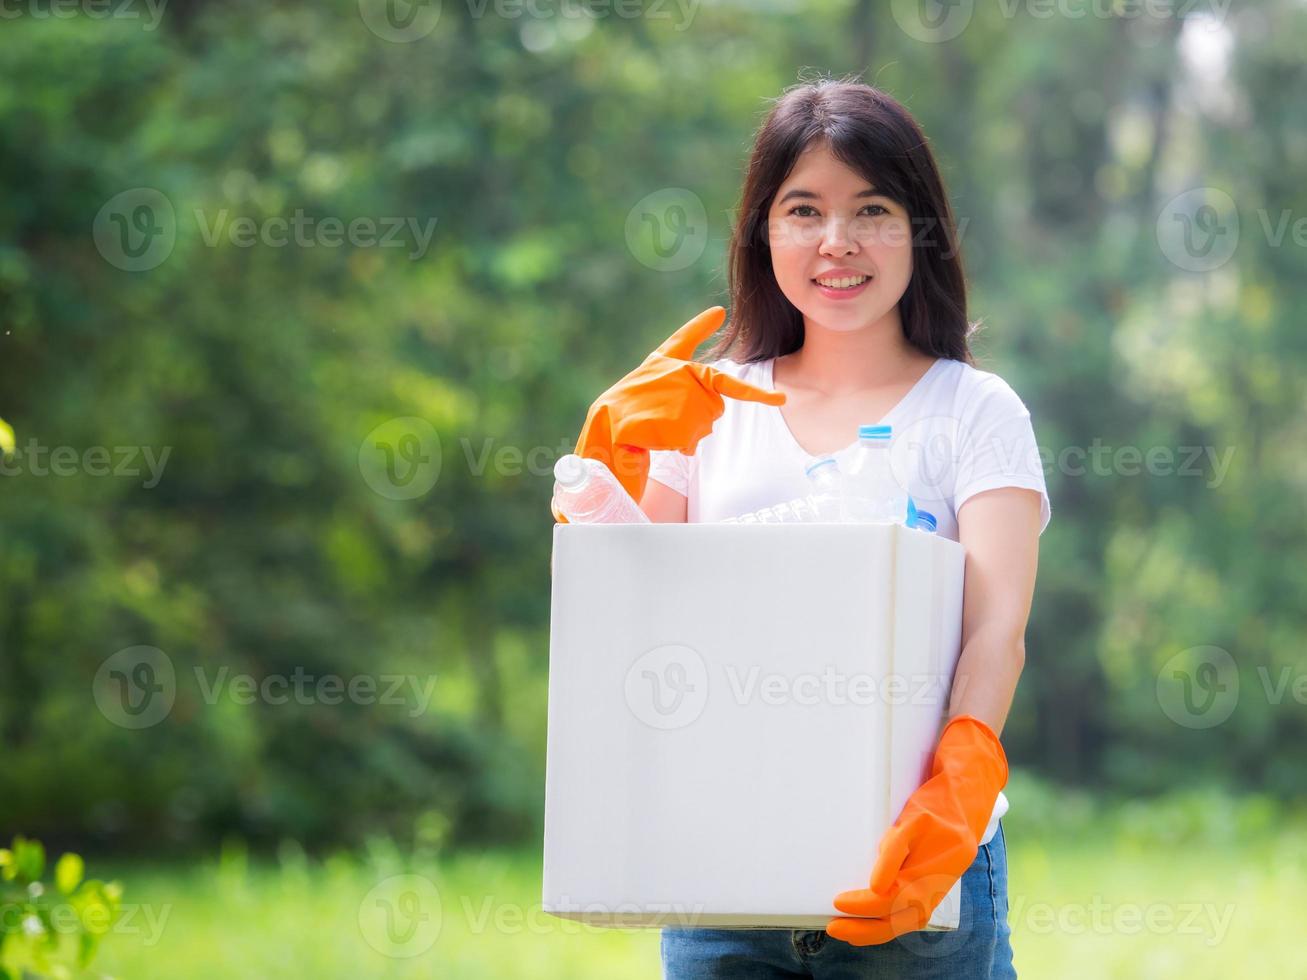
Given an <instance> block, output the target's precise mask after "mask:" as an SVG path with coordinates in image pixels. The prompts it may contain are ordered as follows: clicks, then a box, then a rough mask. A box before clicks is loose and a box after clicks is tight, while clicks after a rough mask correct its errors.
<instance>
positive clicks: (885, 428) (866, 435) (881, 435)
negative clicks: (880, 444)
mask: <svg viewBox="0 0 1307 980" xmlns="http://www.w3.org/2000/svg"><path fill="white" fill-rule="evenodd" d="M893 431H894V426H892V425H860V426H858V438H859V439H888V438H889V437H890V434H891V433H892V432H893Z"/></svg>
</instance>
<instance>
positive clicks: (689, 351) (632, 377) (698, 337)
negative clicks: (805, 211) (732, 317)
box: [550, 306, 785, 521]
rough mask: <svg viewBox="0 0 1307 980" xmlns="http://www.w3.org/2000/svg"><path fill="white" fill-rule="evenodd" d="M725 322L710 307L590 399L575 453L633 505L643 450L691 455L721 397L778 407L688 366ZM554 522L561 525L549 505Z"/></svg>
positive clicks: (775, 398)
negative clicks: (600, 469)
mask: <svg viewBox="0 0 1307 980" xmlns="http://www.w3.org/2000/svg"><path fill="white" fill-rule="evenodd" d="M725 319H726V310H724V309H723V308H722V307H720V306H714V307H711V308H710V309H707V310H704V311H703V312H702V313H700V314H699V315H698V316H696V317H695V318H694V319H692V320H690V321H688V322H687V323H685V324H684V325H683V326H682V327H681V328H680V329H679V330H677V331H676V332H675V333H674V334H672V335H671V336H670V337H669V338H667V340H665V341H663V343H662V344H661V345H659V347H658V349H657V350H655V351H654V352H653V353H652V354H650V355H649V356H648V357H646V358H645V359H644V361H643V362H642V363H641V364H640V366H639V367H638V368H636V369H635V370H634V371H632V372H631V373H630V374H628V375H627V376H626V377H624V378H622V380H621V381H619V382H617V384H615V385H613V386H612V387H611V388H609V389H608V390H607V391H605V392H604V393H603V394H602V395H600V396H599V397H598V399H596V400H595V403H594V404H593V405H591V406H590V411H589V414H587V416H586V420H585V426H584V427H583V428H582V429H581V437H580V438H579V439H578V440H577V443H576V449H575V452H576V454H577V455H578V456H583V457H589V458H591V459H598V460H602V461H603V463H604V464H605V465H606V466H607V467H608V468H609V469H610V470H612V471H613V475H614V476H616V477H617V480H618V482H619V483H621V484H622V486H623V487H624V488H625V489H626V492H627V493H629V494H630V495H631V496H632V497H633V498H634V499H635V500H636V501H637V502H638V501H639V500H640V498H641V497H642V496H644V488H645V484H646V482H647V481H648V478H649V450H651V449H675V450H679V451H680V452H683V453H686V454H691V453H693V452H694V451H695V449H696V447H697V446H698V445H699V440H700V439H702V438H703V437H704V436H706V435H708V433H710V432H711V431H712V427H713V423H714V422H716V421H717V419H719V418H720V417H721V415H722V412H724V411H725V410H726V403H725V401H723V399H722V395H729V396H731V397H732V398H742V399H744V400H745V401H755V402H763V403H765V404H767V405H783V404H785V395H784V394H782V393H781V392H779V391H767V390H766V389H763V388H757V387H755V386H753V385H751V384H746V383H745V382H743V381H741V380H740V379H739V378H736V377H734V376H732V375H729V374H725V373H723V372H721V371H718V370H715V369H714V368H712V367H709V366H708V365H707V364H700V363H698V362H696V361H692V360H690V358H692V357H693V356H694V351H695V348H697V347H698V346H699V345H700V344H701V343H703V342H704V340H705V339H707V338H708V336H710V335H711V334H712V333H713V331H715V330H716V329H717V328H718V327H720V326H721V325H722V322H723V321H724V320H725ZM550 510H552V511H553V513H554V518H555V519H556V520H560V521H562V520H565V518H563V516H562V515H561V514H559V513H558V508H557V507H556V506H555V505H554V503H553V501H552V500H551V501H550Z"/></svg>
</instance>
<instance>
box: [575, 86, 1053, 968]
mask: <svg viewBox="0 0 1307 980" xmlns="http://www.w3.org/2000/svg"><path fill="white" fill-rule="evenodd" d="M730 273H731V276H730V288H731V300H732V308H733V317H732V321H731V324H730V326H729V327H728V328H727V330H726V332H725V333H724V335H723V337H722V338H721V341H720V342H719V343H718V344H717V345H716V346H715V348H714V349H713V351H712V352H711V353H710V355H709V356H710V357H711V358H714V359H713V360H711V362H709V363H704V362H696V361H694V360H692V358H693V355H694V351H695V349H696V347H697V346H698V345H699V344H700V343H701V342H702V341H703V340H705V339H706V338H707V337H708V336H709V335H710V334H711V333H712V332H713V331H714V330H716V328H717V327H718V326H720V325H721V323H722V321H723V319H724V315H725V313H724V311H723V310H722V309H721V308H720V307H717V308H713V309H711V310H708V311H705V312H704V313H702V314H700V315H699V316H698V317H696V318H694V319H693V320H691V321H690V322H689V323H687V324H685V326H683V327H682V328H681V329H680V330H678V331H677V332H676V333H675V334H674V335H673V336H672V337H671V338H669V339H668V341H667V342H665V343H664V344H663V345H662V346H661V347H659V348H658V350H656V351H654V352H653V353H652V354H650V355H649V357H648V358H646V360H645V361H644V363H643V364H641V365H640V367H639V368H637V369H636V370H635V371H633V372H631V374H629V375H627V376H626V377H625V378H623V379H622V380H621V381H619V382H618V383H617V384H616V385H614V386H613V387H612V388H610V389H609V390H608V391H606V392H605V393H604V394H603V395H601V396H600V398H599V399H598V400H597V401H596V402H595V404H594V405H593V406H592V407H591V409H590V413H589V415H588V417H587V419H586V425H585V428H584V429H583V431H582V434H581V438H580V440H579V441H578V445H577V452H578V453H579V454H581V455H584V456H592V457H596V458H600V459H603V460H604V461H605V462H606V463H608V465H609V466H610V468H612V469H613V470H614V472H615V473H616V474H617V476H618V479H619V480H621V481H622V483H623V485H624V486H625V487H626V488H627V490H628V491H629V492H630V493H631V494H632V496H634V497H635V498H636V499H637V500H639V501H640V506H641V508H642V509H643V510H644V511H645V513H646V514H648V516H649V517H650V518H651V519H652V520H654V521H660V522H667V521H682V522H684V521H690V522H697V521H718V520H721V519H723V518H726V517H731V516H735V515H738V514H742V513H746V512H749V511H752V510H755V509H757V508H759V507H763V506H766V505H769V504H775V503H778V502H780V501H783V500H788V499H792V498H794V497H798V496H801V495H802V494H804V493H805V492H807V490H808V487H807V486H806V478H805V477H804V475H803V469H804V465H805V464H806V463H808V462H811V461H812V460H813V459H815V458H816V457H818V456H820V455H823V454H827V453H830V454H834V455H835V457H836V459H837V460H840V461H843V460H844V459H845V458H846V457H847V456H848V455H849V454H850V453H851V452H852V451H853V449H854V447H855V445H856V435H857V428H858V426H859V425H860V424H865V423H873V424H885V425H891V426H892V427H893V447H894V448H893V459H894V472H895V476H896V479H898V480H899V482H900V483H901V484H902V486H903V487H904V489H905V490H906V491H907V492H908V493H909V494H910V495H911V497H912V499H913V501H914V504H915V505H916V506H917V507H918V508H919V509H921V510H927V511H930V512H931V513H932V514H934V516H935V518H936V521H937V526H938V533H939V534H940V535H941V536H944V537H948V538H951V539H953V540H956V541H960V542H961V543H962V545H963V546H964V547H965V549H966V554H967V560H966V573H965V584H964V609H963V649H962V652H961V656H960V658H959V661H958V666H957V669H956V672H955V674H954V681H953V687H952V692H951V698H950V704H949V707H948V721H947V724H946V725H945V726H944V728H943V731H942V733H941V735H940V739H939V742H938V745H937V747H936V750H935V754H934V759H933V764H932V769H931V773H930V775H929V777H928V778H927V780H926V782H924V783H923V785H922V786H921V787H920V788H919V789H918V790H917V791H916V792H915V793H914V794H913V795H912V797H911V798H910V799H909V801H908V803H907V804H906V805H905V807H904V808H903V811H902V813H901V814H900V815H899V817H898V819H897V820H896V821H895V823H894V825H893V826H892V827H891V828H890V830H889V831H887V833H886V834H885V836H884V838H883V839H882V840H881V842H880V849H879V856H878V859H877V862H876V865H875V867H874V868H872V869H866V870H870V880H869V882H868V888H866V889H861V890H856V891H850V892H844V893H841V894H840V895H838V896H833V905H834V907H835V908H836V909H838V910H839V911H840V912H843V913H846V914H845V915H843V916H839V917H836V918H833V919H832V920H831V921H830V923H829V924H828V925H827V927H826V929H825V931H824V932H816V931H804V930H738V929H666V930H664V932H663V936H662V955H663V964H664V970H665V975H666V976H667V977H669V978H682V977H685V978H688V977H695V978H735V977H741V978H743V977H751V978H760V977H761V978H767V977H793V976H801V977H802V976H813V977H831V978H835V977H842V978H851V977H882V976H883V977H968V978H970V977H1000V978H1007V977H1012V976H1015V972H1014V970H1013V967H1012V951H1011V947H1010V944H1009V935H1010V930H1009V928H1008V925H1007V865H1006V850H1005V842H1004V839H1003V834H1002V828H1001V824H1000V818H1001V817H1002V815H1003V813H1004V812H1006V810H1007V800H1006V798H1005V797H1004V796H1003V794H1002V792H1001V791H1002V788H1003V786H1004V785H1006V782H1007V774H1008V768H1007V760H1006V757H1005V755H1004V752H1003V749H1002V746H1001V744H1000V742H999V738H998V736H999V733H1001V732H1002V729H1003V723H1004V721H1005V720H1006V717H1007V713H1008V710H1009V709H1010V707H1011V703H1012V698H1013V694H1014V692H1015V690H1016V684H1017V679H1018V678H1019V676H1020V674H1021V669H1022V665H1023V662H1024V659H1025V648H1024V633H1025V627H1026V620H1027V617H1028V615H1029V611H1030V602H1031V597H1032V594H1033V590H1034V583H1035V571H1036V564H1037V558H1038V540H1039V535H1040V533H1041V532H1042V531H1043V528H1044V527H1045V526H1046V524H1047V523H1048V519H1049V515H1050V509H1049V503H1048V497H1047V493H1046V490H1045V486H1044V477H1043V470H1042V466H1041V465H1040V461H1039V457H1038V449H1037V446H1036V444H1035V439H1034V432H1033V429H1032V427H1031V424H1030V415H1029V412H1028V411H1027V410H1026V408H1025V406H1024V404H1023V403H1022V401H1021V399H1020V398H1019V397H1018V396H1017V395H1016V393H1015V392H1014V391H1013V390H1012V389H1011V388H1010V387H1009V386H1008V385H1007V384H1006V383H1005V382H1004V381H1002V379H1000V378H999V377H997V376H996V375H994V374H991V373H988V372H985V371H981V370H978V369H977V368H975V367H974V366H973V364H972V357H971V353H970V351H969V349H968V345H967V336H968V334H969V333H970V331H971V329H972V325H971V324H970V322H969V321H968V319H967V305H966V286H965V281H964V277H963V274H962V267H961V262H960V260H959V257H958V248H957V236H956V230H955V226H954V221H953V215H952V212H951V209H950V207H949V204H948V199H947V196H946V194H945V191H944V187H943V183H942V181H941V179H940V176H939V171H938V168H937V166H936V164H935V161H934V158H933V156H932V154H931V152H930V149H929V147H928V145H927V142H926V139H925V137H924V135H923V134H922V132H921V130H920V128H919V127H918V126H917V124H916V123H915V121H914V120H913V119H912V117H911V116H910V115H909V113H908V112H907V110H906V109H905V108H904V107H903V106H902V105H900V104H899V103H898V102H896V101H895V100H894V99H892V98H890V97H889V96H888V95H886V94H885V93H883V92H880V91H878V90H876V89H874V88H871V87H869V86H866V85H862V84H857V83H854V82H850V81H838V82H837V81H832V80H821V81H817V82H813V83H808V84H803V85H799V86H796V87H794V88H791V89H789V90H788V91H787V92H786V93H784V95H783V96H782V97H781V98H780V99H778V100H777V102H776V104H775V105H774V106H773V108H772V110H771V111H770V113H769V114H768V116H767V119H766V120H765V122H764V124H763V125H762V127H761V128H760V130H759V131H758V134H757V136H756V137H755V142H754V148H753V152H752V156H751V159H750V162H749V168H748V172H747V175H746V178H745V184H744V188H743V192H742V199H741V207H740V209H739V217H738V219H737V224H736V228H735V231H734V235H733V238H732V242H731V254H730ZM728 352H730V353H731V354H732V356H730V357H727V356H725V355H726V354H727V353H728ZM723 395H726V396H729V397H730V400H729V401H727V400H726V399H724V398H723V397H722V396H723ZM556 516H557V514H556ZM959 879H961V881H962V911H961V921H960V924H959V928H958V930H957V931H956V932H923V931H919V930H921V929H922V928H923V927H924V926H925V925H926V923H927V921H928V920H929V918H930V915H931V912H932V911H933V910H934V909H935V908H936V906H938V904H939V903H940V901H941V900H942V899H943V898H944V896H945V894H946V893H947V892H948V891H949V890H950V888H952V886H953V885H954V884H955V883H956V882H957V881H958V880H959Z"/></svg>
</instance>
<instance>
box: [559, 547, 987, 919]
mask: <svg viewBox="0 0 1307 980" xmlns="http://www.w3.org/2000/svg"><path fill="white" fill-rule="evenodd" d="M962 578H963V551H962V548H961V546H960V545H958V544H957V543H956V542H953V541H949V540H947V539H942V538H937V537H936V536H935V535H933V534H927V533H925V532H923V531H917V530H911V529H908V528H904V527H901V526H898V525H875V524H752V525H751V524H743V525H739V524H603V525H585V524H559V525H556V526H555V528H554V574H553V594H552V612H551V621H550V644H549V723H548V746H547V753H546V786H545V826H544V831H545V833H544V883H543V907H544V910H545V911H547V912H550V913H552V914H554V915H557V916H562V917H565V918H571V919H578V920H581V921H585V922H588V923H592V924H596V925H610V926H653V927H659V926H692V927H714V928H722V927H740V928H789V929H824V928H825V926H826V924H827V923H828V922H829V920H830V918H831V917H832V916H836V915H841V914H842V913H841V912H840V911H839V910H838V909H836V908H835V907H834V905H832V904H831V901H832V899H833V898H834V897H835V895H836V894H837V893H839V892H841V891H846V890H849V889H854V888H866V887H867V884H868V881H869V879H870V876H871V870H872V867H873V866H874V864H875V859H876V848H877V845H878V843H879V841H880V838H881V836H882V834H883V833H884V831H885V830H886V829H887V828H888V827H889V826H890V824H891V823H893V821H894V819H895V818H896V817H897V816H898V814H899V812H900V810H901V809H902V807H903V804H904V803H905V802H906V801H907V799H908V797H909V796H910V795H911V793H912V791H913V790H915V789H916V788H917V787H918V786H919V785H920V784H921V782H922V780H923V779H924V778H925V777H926V775H927V774H928V767H929V764H930V759H931V756H932V754H933V752H934V748H935V744H936V741H937V739H938V736H939V731H940V725H941V722H942V720H943V718H944V715H945V712H946V711H947V708H948V692H949V690H950V688H951V685H952V678H953V670H954V668H955V666H956V664H957V658H958V654H959V650H960V640H961V622H962ZM896 677H897V678H899V680H897V681H896V680H894V678H896ZM960 896H961V889H960V884H958V885H955V886H954V888H953V889H952V891H950V892H949V894H948V895H947V896H946V897H945V899H944V901H943V902H942V903H941V904H940V906H939V907H938V908H937V909H936V911H935V914H934V915H933V916H932V918H931V920H930V924H929V925H928V927H927V928H932V929H952V928H956V927H957V923H958V915H959V908H960V905H959V902H960Z"/></svg>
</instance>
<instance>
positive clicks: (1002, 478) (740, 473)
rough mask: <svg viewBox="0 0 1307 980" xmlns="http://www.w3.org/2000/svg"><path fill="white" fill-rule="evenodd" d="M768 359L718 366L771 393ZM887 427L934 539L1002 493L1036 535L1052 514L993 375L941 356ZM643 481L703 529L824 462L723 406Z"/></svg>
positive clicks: (1034, 454) (767, 421) (796, 490)
mask: <svg viewBox="0 0 1307 980" xmlns="http://www.w3.org/2000/svg"><path fill="white" fill-rule="evenodd" d="M774 363H775V360H774V359H768V360H765V361H756V362H754V363H752V364H740V363H738V362H736V361H731V360H728V359H726V358H722V359H720V360H716V361H712V362H711V364H712V366H713V367H714V368H716V369H717V370H719V371H722V372H725V373H727V374H732V375H735V376H736V377H738V378H740V379H741V380H743V381H746V382H748V383H749V384H752V385H756V386H757V387H759V388H762V389H764V390H767V391H771V390H773V389H774V387H775V385H774V384H773V382H772V367H773V365H774ZM866 422H867V423H868V424H876V425H890V426H893V434H892V438H891V458H892V460H893V467H894V472H895V474H896V475H897V476H898V477H899V481H900V483H901V484H902V485H904V486H905V487H906V489H907V491H908V493H910V494H911V495H912V499H913V502H914V503H915V504H916V506H917V508H918V510H925V511H929V512H930V513H931V514H933V515H934V516H935V520H936V523H937V533H938V534H939V535H940V536H941V537H945V538H949V539H951V540H953V541H956V540H958V522H957V512H958V508H959V507H961V506H962V504H964V503H965V502H966V501H967V500H968V499H969V498H971V497H973V496H975V495H976V494H978V493H981V492H982V491H985V490H994V489H997V488H998V487H1024V488H1026V489H1029V490H1036V491H1038V492H1039V495H1040V527H1039V529H1040V533H1043V530H1044V528H1045V527H1046V526H1047V525H1048V520H1049V517H1050V516H1051V513H1052V511H1051V508H1050V506H1049V502H1048V491H1047V488H1046V487H1045V484H1044V468H1043V463H1042V461H1041V459H1040V456H1039V447H1038V444H1037V443H1036V442H1035V433H1034V429H1033V427H1032V426H1031V424H1030V412H1029V411H1028V410H1027V409H1026V406H1025V404H1024V403H1023V402H1022V401H1021V399H1020V398H1019V397H1018V396H1017V393H1016V392H1015V391H1013V390H1012V388H1011V387H1010V386H1009V385H1008V384H1007V382H1005V381H1004V380H1003V379H1002V378H1000V377H999V376H998V375H996V374H991V373H990V372H988V371H981V370H979V369H977V368H973V367H971V366H970V365H968V364H964V363H963V362H961V361H954V360H949V359H947V358H941V359H939V360H937V361H936V362H935V363H934V364H932V365H931V366H930V369H929V370H927V371H926V373H925V374H924V375H922V377H921V379H920V380H919V381H918V382H917V383H916V384H915V385H914V386H913V387H912V389H911V390H910V391H909V392H908V393H907V394H906V395H905V396H904V397H903V398H902V399H901V400H900V401H899V403H898V404H897V405H895V406H894V408H892V409H891V410H890V412H889V414H887V415H886V416H885V417H884V418H880V419H867V420H866ZM849 437H850V438H849V442H848V444H847V445H845V446H844V447H843V448H842V449H840V450H838V451H837V452H835V453H833V454H832V455H834V456H835V458H836V460H838V461H839V462H840V464H841V467H842V466H843V464H844V462H845V460H846V459H847V458H848V457H849V456H850V455H851V454H852V453H853V450H854V449H855V448H856V447H857V433H856V432H851V433H849ZM649 455H650V461H649V477H650V479H653V480H657V481H658V482H659V483H662V484H664V485H665V486H668V487H670V488H671V489H673V490H675V491H676V492H677V493H680V494H682V495H683V496H684V497H685V498H686V506H687V520H688V521H689V522H690V523H708V522H714V521H720V520H724V519H725V518H728V517H737V516H739V515H741V514H746V513H750V512H752V511H755V510H758V509H759V508H762V507H770V506H772V505H774V504H779V503H782V502H784V501H787V500H793V499H794V498H796V497H802V496H804V495H805V494H807V493H809V492H810V491H811V489H812V487H811V484H810V483H809V481H808V478H807V476H806V475H805V474H804V468H805V467H806V466H807V464H809V463H811V462H812V461H813V460H815V459H818V458H820V457H819V456H814V455H813V454H811V453H809V452H807V451H806V450H804V449H803V447H801V446H800V445H799V444H798V442H797V441H796V440H795V438H794V434H793V433H792V432H791V431H790V428H789V426H788V425H787V424H786V422H785V418H784V416H783V415H782V409H781V408H778V407H776V406H774V405H765V404H762V403H761V402H749V401H741V400H740V399H737V398H731V397H726V398H725V411H724V412H723V413H722V416H721V417H720V418H719V419H718V420H717V421H716V423H714V425H713V429H712V432H711V433H710V434H709V435H707V436H706V437H704V438H703V439H701V440H700V441H699V445H698V448H697V450H696V451H695V453H694V455H692V456H686V455H685V454H683V453H679V452H674V451H665V452H664V451H658V450H655V451H653V452H651V453H650V454H649ZM1007 809H1008V801H1007V797H1006V796H1004V795H1003V794H1002V793H1000V794H999V796H998V801H997V802H996V803H995V804H994V812H993V815H992V816H991V817H990V821H989V826H988V827H987V828H986V829H985V834H984V837H983V838H982V839H981V843H982V844H984V843H987V842H988V841H989V839H990V838H991V837H993V836H994V833H995V832H996V830H997V829H998V821H999V818H1001V817H1002V816H1003V814H1004V813H1006V812H1007Z"/></svg>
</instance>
